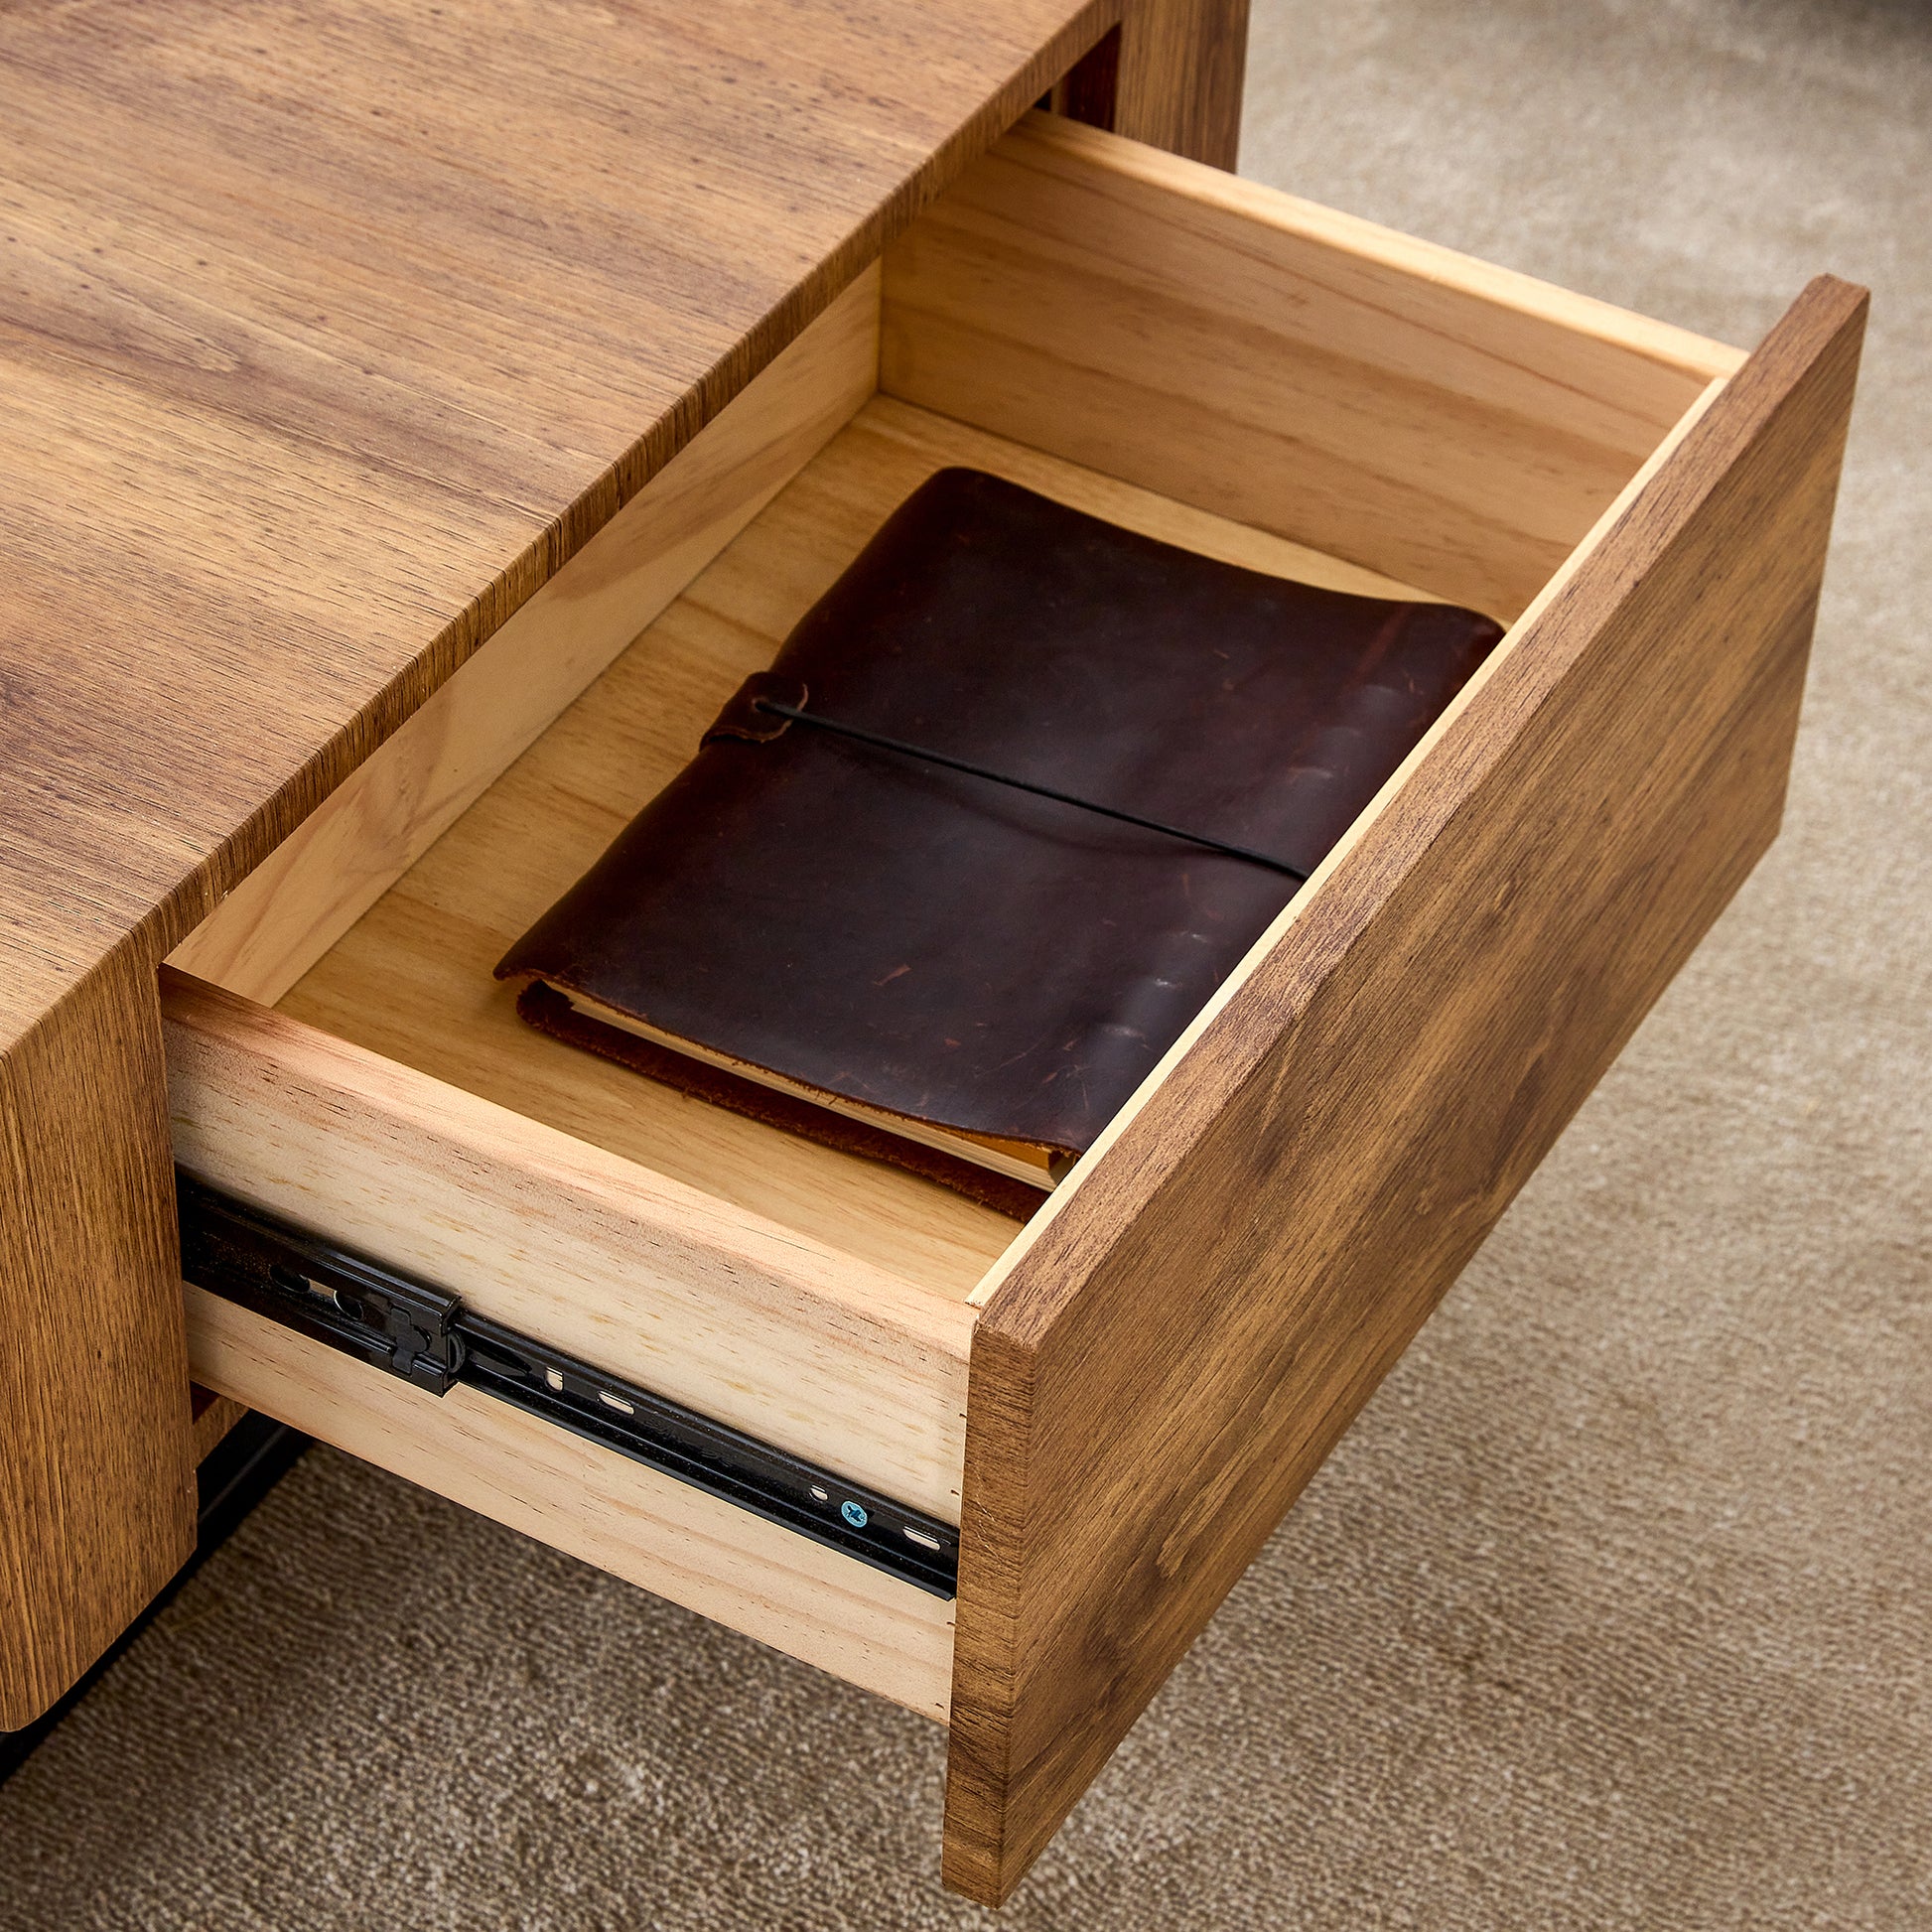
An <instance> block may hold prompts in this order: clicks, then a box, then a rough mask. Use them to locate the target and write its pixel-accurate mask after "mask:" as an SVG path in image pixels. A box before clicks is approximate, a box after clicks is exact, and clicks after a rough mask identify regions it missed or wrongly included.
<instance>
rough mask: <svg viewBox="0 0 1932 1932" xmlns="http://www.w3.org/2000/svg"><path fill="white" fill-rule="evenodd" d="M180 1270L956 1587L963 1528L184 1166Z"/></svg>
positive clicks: (235, 1298)
mask: <svg viewBox="0 0 1932 1932" xmlns="http://www.w3.org/2000/svg"><path fill="white" fill-rule="evenodd" d="M176 1183H177V1190H178V1198H179V1200H180V1205H181V1246H182V1273H183V1274H184V1275H185V1276H186V1277H187V1279H188V1280H189V1281H191V1282H193V1283H194V1284H195V1285H196V1286H197V1287H198V1288H203V1289H206V1290H207V1291H208V1292H209V1293H210V1294H213V1295H219V1296H221V1297H222V1298H223V1299H224V1300H227V1301H230V1302H235V1303H238V1304H240V1306H242V1307H243V1308H246V1309H251V1310H253V1311H255V1312H256V1313H257V1314H261V1315H265V1316H266V1317H267V1318H268V1319H269V1320H271V1321H277V1322H280V1323H281V1324H282V1325H283V1326H284V1327H288V1328H293V1329H295V1330H297V1331H298V1332H299V1333H301V1334H305V1335H307V1336H309V1337H310V1338H311V1339H312V1340H315V1341H320V1342H325V1343H327V1345H328V1346H329V1347H331V1348H336V1349H340V1350H341V1351H342V1352H343V1353H345V1354H347V1355H353V1356H356V1357H358V1358H359V1359H360V1360H362V1361H364V1362H366V1363H367V1364H368V1365H369V1366H370V1367H372V1368H377V1369H380V1370H382V1371H383V1372H385V1373H386V1374H390V1375H394V1376H397V1377H399V1378H400V1379H402V1380H403V1381H406V1382H409V1383H412V1384H414V1385H415V1386H416V1387H417V1388H419V1389H422V1390H424V1391H426V1392H427V1393H428V1394H431V1395H435V1396H443V1395H447V1394H448V1393H449V1391H450V1390H451V1389H452V1388H454V1387H455V1386H456V1385H457V1384H458V1383H463V1384H465V1385H467V1386H468V1387H471V1388H476V1389H481V1390H483V1391H484V1392H485V1393H487V1394H489V1395H492V1396H495V1397H497V1398H498V1399H499V1400H501V1401H503V1402H508V1403H510V1404H512V1405H513V1406H514V1407H516V1408H518V1409H521V1410H523V1411H525V1412H526V1413H527V1414H530V1415H534V1416H540V1417H541V1418H542V1419H543V1420H544V1421H546V1422H549V1423H554V1424H555V1425H556V1426H557V1427H558V1428H560V1429H567V1430H569V1431H571V1432H572V1434H574V1435H577V1436H581V1437H584V1438H585V1439H586V1440H588V1441H590V1442H593V1443H596V1444H598V1445H600V1446H601V1447H603V1448H605V1449H614V1450H616V1451H617V1452H618V1453H619V1454H620V1455H627V1456H629V1457H630V1458H631V1459H632V1460H633V1461H637V1462H642V1463H645V1464H646V1465H648V1466H649V1467H650V1468H653V1469H656V1470H658V1471H660V1472H661V1473H663V1474H665V1475H669V1476H675V1477H676V1478H677V1479H678V1480H679V1481H680V1482H688V1483H690V1484H692V1485H693V1486H694V1487H695V1488H699V1489H702V1490H705V1491H706V1492H707V1493H708V1494H710V1495H713V1496H717V1497H720V1498H722V1499H723V1500H724V1501H726V1502H730V1503H735V1504H737V1505H738V1506H739V1507H740V1508H741V1509H749V1510H751V1511H752V1512H753V1513H754V1514H755V1515H758V1516H762V1517H763V1518H765V1519H766V1521H768V1522H773V1523H777V1524H780V1525H781V1526H782V1527H784V1528H786V1529H789V1530H793V1531H795V1532H796V1533H797V1534H799V1535H801V1536H808V1537H810V1538H811V1539H812V1540H813V1541H814V1542H816V1543H822V1544H824V1545H826V1546H827V1547H828V1548H830V1549H834V1550H837V1551H839V1552H841V1553H842V1554H843V1555H845V1556H849V1557H856V1558H858V1560H859V1561H860V1562H861V1563H866V1564H870V1565H871V1566H872V1567H873V1568H874V1569H876V1570H883V1571H885V1572H886V1573H887V1574H888V1575H890V1576H894V1577H898V1578H900V1579H902V1580H903V1581H904V1582H906V1583H909V1584H913V1585H916V1586H917V1587H919V1588H920V1589H922V1590H925V1591H927V1592H929V1593H930V1594H932V1595H934V1596H939V1597H951V1596H952V1595H953V1594H954V1591H955V1588H956V1585H957V1579H958V1575H959V1532H958V1531H957V1530H955V1529H954V1528H953V1527H952V1525H951V1524H949V1523H945V1522H941V1521H940V1520H938V1519H937V1518H935V1517H929V1516H925V1515H922V1514H920V1513H919V1512H918V1511H916V1510H911V1509H907V1508H905V1507H904V1506H903V1505H902V1504H900V1503H896V1502H894V1501H893V1500H892V1499H891V1498H890V1497H888V1496H882V1495H880V1494H878V1493H877V1492H876V1491H874V1490H871V1489H867V1488H864V1487H862V1486H861V1485H859V1484H856V1483H853V1482H851V1481H848V1480H847V1479H846V1478H845V1477H843V1476H840V1475H837V1474H835V1473H834V1472H832V1471H831V1470H829V1469H822V1468H819V1467H817V1466H815V1465H814V1464H812V1463H810V1462H806V1461H803V1460H801V1459H800V1458H799V1457H797V1456H794V1455H791V1454H789V1453H788V1452H787V1451H785V1450H783V1449H776V1448H773V1447H772V1446H771V1445H770V1444H769V1443H762V1442H759V1440H758V1439H757V1438H756V1437H752V1436H747V1435H745V1434H743V1433H742V1432H740V1431H738V1430H735V1429H732V1428H729V1427H727V1426H726V1425H725V1424H723V1423H720V1422H715V1421H713V1420H712V1419H711V1418H710V1417H708V1416H702V1415H699V1414H698V1413H697V1412H696V1411H695V1410H691V1409H686V1408H684V1407H683V1406H682V1405H680V1404H678V1403H675V1402H670V1401H667V1400H666V1399H665V1398H664V1397H662V1396H659V1395H653V1394H651V1393H650V1392H649V1391H648V1390H645V1389H640V1388H638V1387H636V1386H635V1385H634V1384H632V1383H628V1382H624V1381H621V1380H620V1379H619V1378H617V1377H616V1376H612V1375H607V1374H605V1373H604V1372H603V1371H602V1370H600V1369H598V1368H595V1367H593V1366H592V1365H591V1364H589V1363H587V1362H583V1361H579V1360H578V1359H577V1358H576V1357H575V1356H571V1355H565V1354H561V1353H559V1352H558V1351H557V1350H556V1349H554V1348H548V1347H546V1346H545V1345H544V1344H543V1343H541V1342H538V1341H533V1340H532V1339H531V1338H530V1337H529V1336H527V1335H521V1334H518V1333H516V1332H515V1331H514V1330H513V1329H509V1328H505V1327H503V1326H501V1325H500V1324H499V1323H497V1322H494V1321H490V1320H486V1319H485V1318H484V1317H483V1316H482V1315H478V1314H473V1313H471V1312H470V1311H468V1310H466V1309H465V1308H464V1307H463V1304H462V1302H461V1301H460V1300H459V1299H458V1298H457V1297H456V1296H454V1295H450V1294H447V1293H445V1292H444V1291H443V1290H441V1289H438V1288H434V1287H432V1286H430V1285H429V1284H427V1283H424V1282H419V1281H415V1280H412V1279H411V1278H410V1277H409V1276H407V1275H402V1274H399V1273H397V1272H396V1271H395V1270H393V1269H390V1268H386V1267H384V1266H382V1265H381V1264H380V1263H377V1262H372V1261H369V1260H366V1259H364V1258H363V1257H361V1256H359V1255H354V1254H350V1253H349V1252H348V1251H346V1250H345V1249H343V1248H339V1247H337V1246H335V1245H334V1244H333V1243H331V1242H327V1241H323V1240H320V1239H318V1238H317V1237H316V1236H315V1235H312V1234H309V1233H307V1232H306V1231H304V1230H303V1229H301V1228H297V1227H294V1226H291V1225H290V1224H289V1223H287V1222H285V1221H281V1220H278V1219H276V1218H275V1217H274V1216H272V1215H268V1214H264V1213H262V1212H260V1211H259V1210H258V1209H256V1208H253V1207H250V1206H248V1205H247V1204H246V1203H244V1202H242V1201H238V1200H235V1199H233V1198H232V1197H230V1196H229V1195H226V1194H223V1193H220V1192H218V1191H217V1190H216V1189H214V1188H212V1187H209V1186H207V1184H206V1183H205V1182H203V1181H200V1180H197V1179H196V1178H195V1177H194V1176H193V1175H192V1174H189V1173H185V1172H183V1171H180V1170H177V1173H176Z"/></svg>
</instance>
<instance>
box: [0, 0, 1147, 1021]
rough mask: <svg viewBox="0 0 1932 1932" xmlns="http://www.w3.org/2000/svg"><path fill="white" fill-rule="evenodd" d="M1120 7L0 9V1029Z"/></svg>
mask: <svg viewBox="0 0 1932 1932" xmlns="http://www.w3.org/2000/svg"><path fill="white" fill-rule="evenodd" d="M1117 13H1118V6H1117V4H1116V5H1109V4H1107V0H1097V3H1095V0H1089V4H1084V5H1083V4H1082V3H1081V0H796V4H786V5H777V4H773V0H710V4H708V5H705V6H702V7H693V6H689V5H683V4H671V0H641V4H628V5H626V4H623V3H622V0H615V3H614V4H611V5H605V6H593V5H586V4H572V3H571V0H552V3H550V4H539V0H529V4H522V5H518V4H515V3H514V0H490V3H489V4H467V3H466V4H462V5H459V4H456V3H455V0H450V4H447V5H443V6H430V5H407V4H402V3H401V0H376V3H375V4H368V5H356V4H354V0H332V3H331V4H316V5H306V6H294V5H285V6H262V5H260V4H240V3H239V0H236V3H234V4H227V5H207V4H197V5H191V4H188V0H151V4H146V5H142V6H138V7H136V6H128V5H103V4H80V5H74V6H65V7H58V8H57V7H48V6H29V7H26V8H23V9H19V10H9V11H7V12H5V13H4V14H0V217H3V218H0V250H3V251H4V261H3V265H0V357H4V364H5V375H4V390H5V395H6V408H5V409H4V410H0V569H3V570H4V576H5V583H4V589H0V969H3V970H0V1048H4V1047H5V1046H6V1045H7V1044H8V1043H9V1042H10V1041H12V1040H14V1039H15V1038H17V1037H18V1036H19V1035H20V1034H21V1033H22V1032H23V1031H25V1029H26V1028H28V1027H30V1026H31V1025H32V1024H33V1023H34V1021H35V1019H36V1018H37V1017H38V1016H39V1015H40V1014H41V1013H43V1012H44V1011H46V1010H47V1009H48V1008H49V1007H51V1006H52V1005H53V1004H54V1003H55V1002H56V1001H58V1000H59V999H60V998H61V997H62V995H63V994H64V993H65V992H66V991H67V990H69V988H70V987H72V986H73V985H74V984H75V983H76V982H77V981H78V980H79V979H80V978H81V977H83V976H84V975H85V973H86V972H87V971H88V970H89V969H90V968H91V967H92V966H93V965H94V964H95V963H96V962H97V961H98V960H99V959H100V958H101V957H102V956H103V955H105V954H106V953H108V952H110V951H112V950H113V949H114V948H115V947H117V946H119V945H122V944H126V943H132V944H137V945H147V946H149V947H150V948H151V949H152V950H154V951H155V952H157V953H158V952H160V951H164V950H166V949H167V947H168V946H169V945H171V944H172V943H174V941H175V939H177V938H178V937H179V936H180V934H181V933H182V932H184V931H186V930H187V929H188V928H189V926H191V925H192V924H193V923H195V921H196V920H197V919H198V918H199V917H200V916H201V913H202V911H203V910H204V909H205V908H206V906H207V904H208V903H210V902H211V895H213V894H214V893H215V892H217V891H219V890H224V889H225V887H226V886H227V885H228V884H230V883H232V881H233V879H234V878H236V877H238V876H239V875H240V874H241V873H242V872H244V871H246V870H247V868H248V867H249V866H250V865H252V864H254V863H255V862H256V861H257V860H258V859H259V857H260V856H261V853H262V852H263V851H265V850H266V849H267V848H268V846H269V845H271V844H272V843H273V842H274V841H275V840H276V839H277V838H279V837H280V836H282V835H283V834H284V833H285V832H286V831H287V829H288V828H289V826H291V825H292V824H293V823H295V822H296V821H297V820H298V819H299V818H300V817H301V816H302V815H303V813H304V812H305V811H306V810H307V809H308V808H309V807H310V806H311V805H312V804H313V803H314V802H315V800H316V799H317V798H318V797H320V796H321V795H323V793H324V792H325V791H326V790H327V789H328V788H329V787H330V786H331V785H332V784H333V783H334V782H336V781H337V780H338V779H339V778H340V777H341V775H342V774H343V772H344V771H345V770H346V769H348V768H349V767H350V766H352V765H353V763H355V762H356V761H358V760H359V759H360V757H361V756H363V755H364V754H366V752H367V751H368V750H369V749H370V747H371V746H372V745H373V744H375V743H377V742H379V740H380V739H381V737H383V736H385V735H386V733H387V732H388V731H389V730H390V729H393V727H394V725H395V724H396V723H397V722H399V721H400V719H401V718H402V717H404V716H406V715H407V714H408V712H409V711H410V710H412V709H413V708H414V706H415V704H416V703H418V702H420V700H421V698H422V697H423V696H424V695H426V694H427V692H428V691H429V690H431V689H433V688H434V686H435V685H436V684H437V683H438V682H440V680H441V678H442V677H443V676H445V675H447V673H448V671H449V670H450V669H451V668H452V667H453V666H454V665H455V664H456V663H458V662H460V661H461V660H462V658H463V657H464V656H465V655H467V654H468V652H469V651H470V650H471V649H473V648H474V647H475V645H476V644H477V643H478V642H479V641H481V639H482V638H483V637H484V636H486V635H487V634H488V632H489V631H490V630H492V629H493V628H494V627H495V626H496V624H497V623H499V622H500V621H502V619H503V618H504V617H505V616H507V615H508V613H509V612H510V611H512V610H513V609H515V607H516V606H517V605H518V604H519V603H520V602H521V601H522V600H523V599H524V598H525V597H527V596H528V595H529V593H530V592H531V591H533V590H534V589H535V588H536V587H537V586H538V585H539V584H540V583H541V582H542V581H543V580H544V579H545V578H546V577H548V576H549V575H550V574H551V572H552V571H553V570H555V568H556V567H557V566H558V564H560V563H561V562H562V561H563V559H564V558H565V557H566V556H568V555H569V554H570V552H571V551H572V550H574V549H575V548H576V547H577V546H578V545H579V544H581V543H582V542H583V541H584V540H585V539H586V538H587V537H588V536H590V535H591V534H593V533H594V532H595V530H596V529H598V528H599V527H600V526H601V525H602V524H603V522H604V521H605V520H606V519H607V518H608V517H609V516H610V515H611V514H612V512H613V511H614V510H615V509H616V508H617V506H618V504H619V502H620V501H621V500H622V498H623V497H625V496H627V495H628V494H629V493H630V492H631V491H633V490H634V489H635V488H636V487H637V486H638V485H639V484H640V483H642V482H643V480H644V479H645V478H646V477H647V476H648V475H650V474H651V472H652V471H653V470H655V469H656V468H657V467H659V466H660V465H661V464H662V463H663V462H664V461H665V460H666V459H667V458H668V457H669V456H670V455H671V454H672V453H673V452H674V451H675V450H676V449H677V448H678V447H679V446H680V445H681V443H682V442H683V441H685V440H686V439H687V438H688V437H689V435H690V434H691V433H692V432H693V431H694V430H695V429H696V428H697V427H698V426H699V425H700V424H702V423H703V422H704V421H705V420H706V419H707V418H708V417H709V416H710V415H711V414H712V413H714V412H715V411H716V410H717V409H718V408H719V407H720V406H721V405H722V404H723V403H724V401H726V400H727V399H728V398H729V397H730V396H731V395H732V394H734V393H735V392H736V391H737V390H738V389H739V388H740V387H742V386H743V384H744V383H745V382H746V381H747V380H749V379H750V377H751V375H753V374H754V373H756V371H757V370H758V368H759V367H760V366H761V365H762V364H763V362H765V361H766V360H768V359H769V357H770V356H771V355H772V354H774V353H775V352H776V351H777V350H778V349H779V348H780V347H782V346H783V345H784V344H785V343H786V342H787V341H789V340H790V339H791V337H792V336H793V335H795V334H796V333H797V331H798V330H799V329H800V328H802V327H803V325H804V324H805V323H806V322H807V321H809V320H810V318H811V317H812V315H814V314H815V313H816V312H817V311H818V309H819V308H820V307H822V306H823V304H824V302H825V301H826V300H828V299H829V298H830V296H831V295H832V294H835V293H836V292H837V290H838V289H839V287H841V286H842V285H843V284H844V283H845V281H847V280H848V279H849V278H850V276H851V275H852V274H853V273H855V272H856V271H857V270H858V269H859V268H860V267H862V266H863V265H864V264H865V262H866V261H867V260H869V259H870V258H871V257H872V256H873V255H874V254H876V253H877V251H878V248H879V246H880V243H881V241H882V239H883V237H884V236H885V235H887V234H889V233H890V232H892V231H893V229H895V228H896V227H897V225H899V224H900V223H901V222H902V221H903V220H904V219H906V218H908V217H909V215H910V213H911V212H912V211H913V209H914V208H916V207H917V206H919V204H920V203H921V202H923V201H924V200H925V199H927V198H929V196H930V195H931V194H933V193H935V192H936V191H937V189H938V188H939V187H940V186H942V185H943V183H944V182H945V181H946V180H947V179H949V178H950V176H951V175H952V174H953V173H954V172H956V170H957V169H958V168H959V167H961V166H963V165H964V163H965V162H966V161H967V160H969V159H970V158H971V156H972V155H973V154H974V153H976V152H977V151H978V150H979V149H980V148H981V147H983V146H985V145H986V144H987V142H988V141H989V140H990V139H991V138H992V137H993V135H994V134H995V133H997V131H998V130H999V128H1000V127H1002V126H1004V125H1005V124H1006V123H1007V122H1009V121H1011V120H1012V119H1013V118H1015V117H1016V116H1017V114H1018V113H1019V112H1020V111H1021V109H1022V108H1023V107H1024V106H1025V104H1026V103H1027V102H1028V101H1029V100H1031V99H1032V98H1033V97H1034V96H1035V95H1036V94H1037V93H1038V92H1039V91H1040V90H1041V89H1042V87H1043V86H1044V85H1045V84H1047V82H1048V81H1049V80H1050V79H1051V78H1052V76H1053V75H1054V74H1055V73H1057V72H1059V71H1061V70H1063V69H1065V68H1066V67H1067V66H1068V65H1069V64H1070V63H1071V61H1072V60H1073V59H1075V58H1077V56H1078V55H1079V54H1080V53H1081V52H1083V51H1084V49H1085V48H1086V47H1087V46H1088V45H1089V44H1090V43H1091V42H1092V41H1093V40H1094V39H1095V38H1097V36H1098V35H1099V33H1100V32H1101V31H1103V30H1104V28H1105V26H1106V25H1108V24H1109V23H1110V21H1111V20H1112V18H1114V17H1115V15H1116V14H1117Z"/></svg>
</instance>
